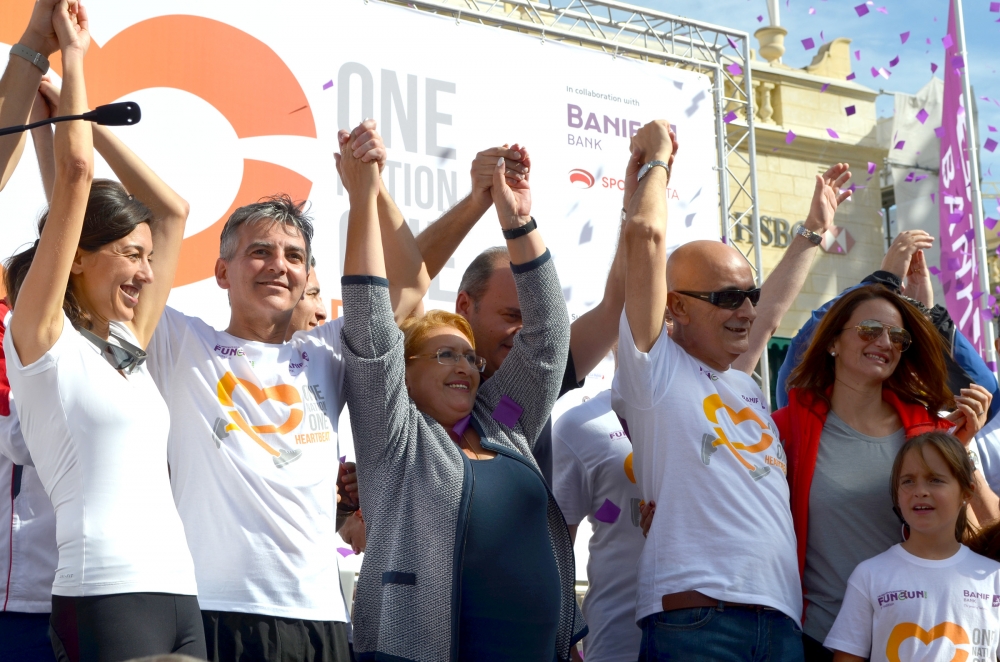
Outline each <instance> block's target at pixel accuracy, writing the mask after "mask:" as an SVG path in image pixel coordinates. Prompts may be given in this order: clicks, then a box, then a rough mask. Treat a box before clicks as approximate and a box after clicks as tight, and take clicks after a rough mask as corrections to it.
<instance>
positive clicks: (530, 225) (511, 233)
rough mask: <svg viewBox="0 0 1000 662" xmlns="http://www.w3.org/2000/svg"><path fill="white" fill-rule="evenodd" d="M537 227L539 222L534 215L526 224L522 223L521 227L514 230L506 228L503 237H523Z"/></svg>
mask: <svg viewBox="0 0 1000 662" xmlns="http://www.w3.org/2000/svg"><path fill="white" fill-rule="evenodd" d="M537 227H538V223H536V222H535V217H534V216H532V217H531V220H530V221H528V222H527V223H525V224H524V225H522V226H521V227H519V228H514V229H513V230H504V231H503V238H504V239H517V238H518V237H523V236H524V235H526V234H528V233H529V232H532V231H534V229H535V228H537Z"/></svg>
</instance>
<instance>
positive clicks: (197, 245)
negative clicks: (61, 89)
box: [0, 0, 316, 287]
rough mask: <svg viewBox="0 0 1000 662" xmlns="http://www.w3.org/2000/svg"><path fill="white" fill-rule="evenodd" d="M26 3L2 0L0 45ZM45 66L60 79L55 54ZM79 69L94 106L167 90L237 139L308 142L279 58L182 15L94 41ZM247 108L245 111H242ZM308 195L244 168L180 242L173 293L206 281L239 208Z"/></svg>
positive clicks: (274, 172) (268, 173)
mask: <svg viewBox="0 0 1000 662" xmlns="http://www.w3.org/2000/svg"><path fill="white" fill-rule="evenodd" d="M34 4H35V3H34V2H33V1H32V0H0V16H3V17H4V20H3V21H0V41H3V42H5V43H8V44H14V43H17V40H18V39H19V38H20V33H21V29H22V28H23V26H25V25H27V24H28V18H29V17H30V16H31V9H32V7H33V6H34ZM206 63H211V66H206ZM51 64H52V69H53V71H55V72H56V73H57V74H59V75H60V76H61V75H62V61H61V60H60V57H59V54H58V53H56V54H55V55H54V56H53V57H52V59H51ZM84 70H85V75H86V79H87V98H88V100H89V101H90V104H91V105H92V106H98V105H101V104H106V103H111V102H113V101H115V100H117V99H122V98H123V97H127V95H129V94H131V93H133V92H136V91H138V90H144V89H147V88H154V87H168V88H174V89H178V90H184V91H186V92H189V93H191V94H194V95H195V96H198V97H201V98H202V99H204V100H205V101H207V102H208V103H210V104H212V105H213V106H214V107H215V108H216V109H217V110H218V111H219V112H220V113H222V114H223V115H224V116H225V117H226V119H228V120H229V123H230V124H231V125H232V127H233V130H234V131H235V132H236V135H237V136H238V137H239V138H251V137H256V136H269V135H288V136H304V137H307V138H315V137H316V124H315V121H314V120H313V115H312V111H311V110H310V108H309V103H308V101H306V96H305V93H304V92H303V91H302V88H301V86H299V83H298V81H297V80H296V79H295V76H294V75H293V74H292V72H291V70H290V69H289V68H288V67H287V66H286V65H285V63H284V62H283V61H282V60H281V58H280V57H278V54H277V53H275V52H274V51H273V50H271V49H270V48H269V47H268V46H267V45H266V44H264V43H263V42H261V41H259V40H257V39H256V38H254V37H252V36H250V35H248V34H247V33H245V32H243V31H241V30H238V29H236V28H234V27H232V26H230V25H227V24H225V23H220V22H219V21H213V20H211V19H207V18H201V17H198V16H183V15H174V16H159V17H156V18H151V19H148V20H145V21H141V22H139V23H136V24H134V25H131V26H129V27H127V28H125V29H124V30H122V31H121V32H119V33H118V34H116V35H115V36H114V37H112V38H111V39H109V40H108V42H107V43H105V44H98V43H96V41H94V40H92V41H91V45H90V50H89V51H88V53H87V58H86V61H85V63H84ZM262 90H266V94H262V93H261V91H262ZM248 99H252V100H253V102H252V103H247V100H248ZM167 139H169V138H167ZM192 158H198V154H192ZM311 188H312V182H311V181H309V180H308V179H306V178H305V177H303V176H302V175H300V174H298V173H296V172H294V171H292V170H289V169H287V168H284V167H282V166H279V165H276V164H274V163H268V162H265V161H256V160H253V159H244V160H243V180H242V182H241V183H240V188H239V191H238V192H237V193H236V198H235V199H234V200H233V201H232V203H231V204H230V206H229V209H228V210H227V211H226V213H225V214H223V215H222V216H221V217H220V218H219V219H218V220H216V221H215V222H214V223H212V224H211V225H210V226H209V227H207V228H205V229H204V230H202V231H200V232H197V233H195V234H193V235H191V236H189V237H186V238H185V239H184V244H183V246H182V248H181V257H180V264H179V265H178V267H177V275H176V276H175V277H174V287H179V286H181V285H187V284H188V283H194V282H197V281H199V280H204V279H205V278H211V277H213V276H214V273H215V271H214V270H215V261H216V259H217V258H218V257H219V235H220V234H221V232H222V226H223V225H224V224H225V222H226V219H227V218H229V215H230V214H232V213H233V212H234V211H236V209H237V207H240V206H242V205H245V204H248V203H250V202H255V201H256V200H259V199H260V198H262V197H264V196H266V195H273V194H275V193H287V194H288V195H290V196H291V197H292V199H295V200H304V199H306V198H308V197H309V191H310V189H311Z"/></svg>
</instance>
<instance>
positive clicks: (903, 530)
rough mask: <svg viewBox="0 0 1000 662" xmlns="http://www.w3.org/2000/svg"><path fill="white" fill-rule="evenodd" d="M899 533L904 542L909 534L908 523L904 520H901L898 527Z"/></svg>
mask: <svg viewBox="0 0 1000 662" xmlns="http://www.w3.org/2000/svg"><path fill="white" fill-rule="evenodd" d="M899 533H900V535H901V536H903V542H906V540H907V539H908V538H909V537H910V535H909V534H910V525H909V524H907V523H906V522H903V525H902V527H900V531H899Z"/></svg>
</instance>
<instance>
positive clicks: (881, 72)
mask: <svg viewBox="0 0 1000 662" xmlns="http://www.w3.org/2000/svg"><path fill="white" fill-rule="evenodd" d="M878 74H879V76H881V77H882V78H885V79H886V80H889V76H891V75H892V72H889V71H886V70H885V67H879V68H878Z"/></svg>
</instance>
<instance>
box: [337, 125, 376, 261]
mask: <svg viewBox="0 0 1000 662" xmlns="http://www.w3.org/2000/svg"><path fill="white" fill-rule="evenodd" d="M362 127H364V125H361V126H359V127H358V129H355V132H358V131H359V130H361V129H362ZM361 133H365V131H364V130H361ZM352 135H353V134H352ZM359 135H360V134H359ZM357 151H358V150H357V149H355V148H354V147H352V146H351V145H348V144H347V141H344V142H342V143H341V146H340V154H339V155H338V156H337V170H338V172H339V173H340V176H341V178H342V179H343V180H344V188H346V189H347V195H348V197H349V199H350V205H351V209H350V211H349V212H348V216H347V255H346V257H345V258H344V276H376V277H378V278H385V277H386V270H385V257H384V254H383V252H382V231H381V228H380V226H379V217H378V196H379V182H380V177H379V171H378V162H377V161H376V160H374V159H369V160H368V161H365V160H363V158H364V157H365V156H366V154H365V153H362V154H357Z"/></svg>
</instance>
